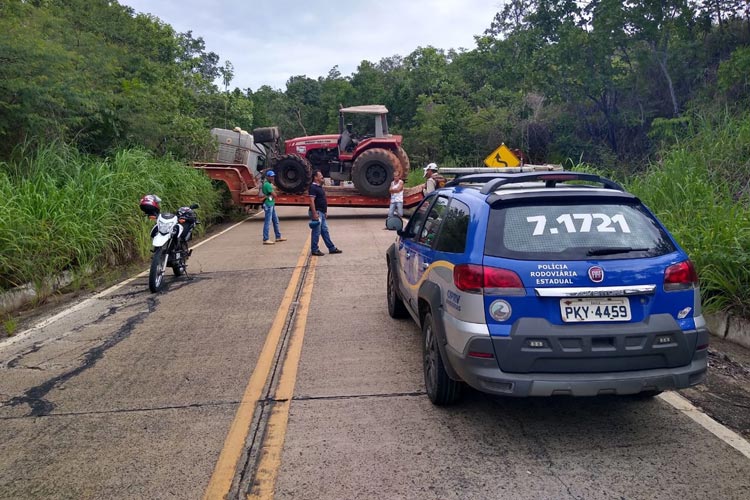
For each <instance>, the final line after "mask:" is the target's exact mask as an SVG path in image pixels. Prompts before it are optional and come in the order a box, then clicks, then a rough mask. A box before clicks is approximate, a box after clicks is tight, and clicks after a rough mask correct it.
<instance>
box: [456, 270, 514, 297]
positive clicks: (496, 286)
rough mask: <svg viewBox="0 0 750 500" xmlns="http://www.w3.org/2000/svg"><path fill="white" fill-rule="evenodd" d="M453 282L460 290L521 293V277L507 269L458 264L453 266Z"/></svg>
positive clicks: (497, 293)
mask: <svg viewBox="0 0 750 500" xmlns="http://www.w3.org/2000/svg"><path fill="white" fill-rule="evenodd" d="M453 284H455V285H456V288H458V289H459V290H461V291H462V292H469V293H485V294H488V295H523V294H524V293H525V291H524V288H523V283H522V282H521V278H519V277H518V275H517V274H516V273H514V272H513V271H510V270H508V269H501V268H497V267H488V266H480V265H477V264H460V265H458V266H455V267H454V268H453Z"/></svg>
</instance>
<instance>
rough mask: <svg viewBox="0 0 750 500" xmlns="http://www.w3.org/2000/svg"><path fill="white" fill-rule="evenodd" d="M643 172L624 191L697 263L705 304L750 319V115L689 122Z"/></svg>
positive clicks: (708, 117) (701, 117) (720, 114)
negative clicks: (679, 138)
mask: <svg viewBox="0 0 750 500" xmlns="http://www.w3.org/2000/svg"><path fill="white" fill-rule="evenodd" d="M692 126H693V127H694V129H693V130H692V131H691V132H690V133H689V134H687V137H688V139H685V140H682V141H678V142H677V143H676V144H675V145H673V146H672V147H671V148H670V149H669V150H668V151H666V152H665V153H664V154H663V155H662V161H661V162H659V163H658V164H654V165H652V166H651V167H650V168H649V169H648V170H647V171H646V173H645V174H644V175H641V176H638V177H635V178H633V179H629V180H627V181H626V182H625V187H626V188H627V189H628V190H629V191H632V192H633V193H635V194H637V195H638V196H639V197H640V198H641V199H642V201H643V202H644V203H645V204H646V205H647V206H648V207H649V208H650V209H651V210H652V211H653V212H654V213H655V214H656V215H657V216H658V217H659V219H661V221H662V222H663V223H664V224H665V226H666V227H667V228H668V229H669V231H670V232H671V233H672V234H673V235H674V237H675V239H676V240H677V241H678V243H679V244H680V245H681V246H682V247H683V248H684V249H685V250H686V251H687V253H688V254H689V255H690V257H691V259H692V260H693V262H694V263H695V266H696V269H697V271H698V274H699V277H700V280H701V291H702V294H703V302H704V306H705V307H706V309H707V310H709V311H719V310H723V311H731V312H733V313H735V314H738V315H740V316H743V317H746V318H748V317H750V190H749V189H748V187H749V186H750V114H748V113H745V114H743V115H739V116H737V115H731V114H729V113H726V112H717V113H715V114H711V115H707V114H704V115H699V116H696V117H695V118H694V119H693V120H692Z"/></svg>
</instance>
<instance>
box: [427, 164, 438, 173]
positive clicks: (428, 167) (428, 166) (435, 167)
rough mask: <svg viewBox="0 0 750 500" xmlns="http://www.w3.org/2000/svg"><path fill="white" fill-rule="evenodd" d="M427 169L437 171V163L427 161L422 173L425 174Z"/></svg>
mask: <svg viewBox="0 0 750 500" xmlns="http://www.w3.org/2000/svg"><path fill="white" fill-rule="evenodd" d="M428 170H432V171H434V172H437V170H438V166H437V163H428V164H427V166H426V167H425V168H424V173H425V174H426V173H427V171H428Z"/></svg>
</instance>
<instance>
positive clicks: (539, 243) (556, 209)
mask: <svg viewBox="0 0 750 500" xmlns="http://www.w3.org/2000/svg"><path fill="white" fill-rule="evenodd" d="M535 202H536V203H535V204H533V205H532V204H515V205H510V206H508V205H501V206H498V207H494V208H493V209H492V210H491V211H490V218H489V221H488V226H487V238H486V243H485V254H486V255H491V256H495V257H505V258H512V259H520V260H537V259H550V258H553V259H560V260H585V259H597V260H602V259H628V258H643V257H656V256H659V255H664V254H667V253H671V252H674V251H675V247H674V245H673V244H672V241H671V240H670V239H669V237H668V236H667V235H666V233H665V232H664V231H663V230H662V229H661V227H660V226H659V225H658V223H657V222H656V221H654V220H653V219H652V218H651V216H650V215H649V214H648V213H647V212H645V211H644V210H643V208H642V207H641V205H640V204H628V203H621V202H620V201H605V202H603V201H602V200H597V201H596V202H591V203H587V202H578V203H558V202H556V201H554V202H550V201H545V202H542V203H541V204H540V203H539V200H535Z"/></svg>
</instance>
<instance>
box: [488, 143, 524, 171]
mask: <svg viewBox="0 0 750 500" xmlns="http://www.w3.org/2000/svg"><path fill="white" fill-rule="evenodd" d="M484 164H485V165H487V166H488V167H517V166H519V165H520V164H521V160H519V159H518V157H517V156H516V155H514V154H513V152H512V151H511V150H510V149H509V148H508V146H506V145H505V143H502V144H500V147H499V148H497V149H496V150H494V151H493V152H492V153H490V154H489V155H488V156H487V158H485V159H484Z"/></svg>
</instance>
